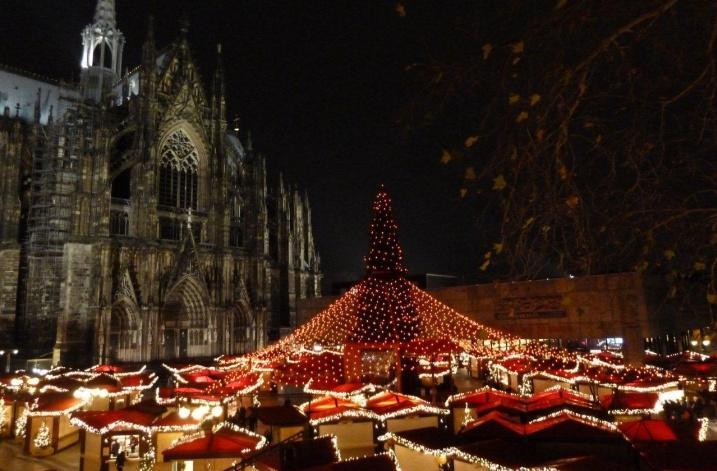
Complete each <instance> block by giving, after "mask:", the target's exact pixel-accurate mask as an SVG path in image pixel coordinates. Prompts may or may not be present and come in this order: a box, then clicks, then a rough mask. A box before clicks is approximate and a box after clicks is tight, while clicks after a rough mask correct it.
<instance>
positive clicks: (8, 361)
mask: <svg viewBox="0 0 717 471" xmlns="http://www.w3.org/2000/svg"><path fill="white" fill-rule="evenodd" d="M19 352H20V351H19V350H18V349H17V348H14V349H12V350H0V357H1V356H3V355H5V373H9V372H10V365H11V363H12V356H13V355H17V354H18V353H19Z"/></svg>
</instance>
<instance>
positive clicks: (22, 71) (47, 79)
mask: <svg viewBox="0 0 717 471" xmlns="http://www.w3.org/2000/svg"><path fill="white" fill-rule="evenodd" d="M0 70H4V71H5V72H10V73H12V74H17V75H22V76H24V77H27V78H31V79H34V80H39V81H41V82H46V83H49V84H51V85H65V86H72V84H70V83H68V82H65V81H64V80H62V79H56V78H52V77H48V76H47V75H42V74H38V73H36V72H31V71H29V70H25V69H21V68H20V67H15V66H13V65H9V64H5V63H3V62H0Z"/></svg>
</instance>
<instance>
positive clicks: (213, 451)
mask: <svg viewBox="0 0 717 471" xmlns="http://www.w3.org/2000/svg"><path fill="white" fill-rule="evenodd" d="M263 442H264V440H263V439H262V438H261V437H259V436H255V435H249V434H248V433H245V432H241V431H236V430H232V429H229V428H224V427H223V428H220V429H219V430H217V431H216V432H211V431H207V432H205V434H204V436H202V437H200V438H197V439H194V440H191V441H188V442H184V443H180V444H178V445H175V446H174V447H172V448H169V449H167V450H164V451H163V452H162V454H163V455H164V460H165V461H171V460H196V459H213V458H242V457H245V456H247V455H250V454H251V453H253V452H254V451H256V449H257V448H258V446H260V444H261V443H263Z"/></svg>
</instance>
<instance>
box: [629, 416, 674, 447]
mask: <svg viewBox="0 0 717 471" xmlns="http://www.w3.org/2000/svg"><path fill="white" fill-rule="evenodd" d="M618 428H619V429H620V430H621V431H622V433H624V434H625V436H626V437H627V438H629V439H630V440H633V441H637V442H665V441H672V440H677V436H676V435H675V432H674V431H673V430H672V428H670V426H669V425H667V423H666V422H665V421H664V420H652V419H643V420H634V421H630V422H624V423H621V424H620V425H618Z"/></svg>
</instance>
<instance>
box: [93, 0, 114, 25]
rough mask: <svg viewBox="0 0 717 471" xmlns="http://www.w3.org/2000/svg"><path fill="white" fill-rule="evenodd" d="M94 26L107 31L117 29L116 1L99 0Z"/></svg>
mask: <svg viewBox="0 0 717 471" xmlns="http://www.w3.org/2000/svg"><path fill="white" fill-rule="evenodd" d="M94 25H95V26H100V27H105V28H107V29H114V28H117V13H116V9H115V0H97V6H95V18H94Z"/></svg>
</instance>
